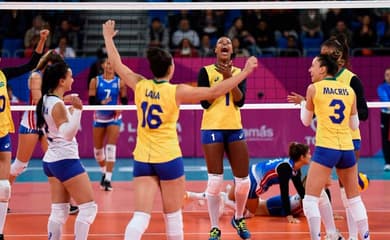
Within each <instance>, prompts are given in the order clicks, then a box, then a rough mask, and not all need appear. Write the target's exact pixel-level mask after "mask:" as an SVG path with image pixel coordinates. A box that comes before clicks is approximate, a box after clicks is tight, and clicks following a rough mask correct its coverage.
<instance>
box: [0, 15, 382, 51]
mask: <svg viewBox="0 0 390 240" xmlns="http://www.w3.org/2000/svg"><path fill="white" fill-rule="evenodd" d="M129 14H131V12H130V13H129ZM0 18H1V22H0V23H1V24H0V45H1V47H2V49H3V50H4V51H3V52H5V51H10V49H9V48H10V45H9V41H10V40H12V47H13V48H16V54H15V55H16V56H18V57H29V56H30V55H31V53H32V49H34V46H35V45H36V43H37V40H38V32H39V31H38V30H39V29H42V28H48V29H50V31H51V33H52V34H51V37H50V39H49V40H48V41H47V44H46V46H47V48H53V49H57V50H56V51H58V52H59V53H60V54H61V55H62V56H64V57H75V56H84V52H83V47H84V46H83V39H84V32H85V27H86V26H85V18H86V16H85V14H80V12H79V11H61V14H58V13H57V14H54V13H53V12H51V11H26V10H7V11H4V14H2V16H1V17H0ZM145 18H147V22H148V24H149V27H148V30H147V34H146V35H147V36H146V42H147V43H148V46H158V47H162V48H165V49H167V50H169V51H170V52H171V53H172V54H173V55H174V56H175V57H209V56H214V52H213V49H214V45H215V42H216V40H217V39H218V38H219V37H220V36H223V35H226V36H228V37H229V38H231V39H232V40H233V43H234V52H235V55H236V56H250V55H254V56H313V55H316V54H318V51H319V45H320V44H321V42H323V40H324V39H327V38H328V37H329V36H331V35H334V34H339V33H342V34H345V35H346V36H347V39H348V41H349V45H350V47H351V49H352V55H354V56H372V55H387V54H389V53H390V50H389V49H390V10H389V9H385V8H383V9H321V10H316V9H307V10H295V9H294V10H284V9H273V10H197V11H188V10H181V11H178V10H175V11H168V10H166V11H149V12H148V14H146V15H145ZM10 55H11V57H12V56H15V55H13V54H10ZM3 57H7V56H6V55H4V54H3Z"/></svg>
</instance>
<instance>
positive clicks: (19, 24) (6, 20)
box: [0, 10, 39, 57]
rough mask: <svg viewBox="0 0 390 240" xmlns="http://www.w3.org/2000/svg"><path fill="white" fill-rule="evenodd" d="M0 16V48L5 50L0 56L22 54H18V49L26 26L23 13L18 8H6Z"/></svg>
mask: <svg viewBox="0 0 390 240" xmlns="http://www.w3.org/2000/svg"><path fill="white" fill-rule="evenodd" d="M0 18H1V28H0V45H1V46H0V47H1V48H0V49H3V50H5V51H6V52H4V53H3V55H2V56H4V57H15V56H21V55H23V52H20V54H18V53H19V52H18V51H19V50H20V49H22V48H23V37H24V33H25V32H26V28H27V24H26V18H25V17H24V14H23V13H22V12H21V11H20V10H8V11H6V12H5V13H3V15H2V16H1V17H0ZM38 35H39V33H38Z"/></svg>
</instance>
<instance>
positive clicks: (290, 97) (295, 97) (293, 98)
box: [287, 92, 305, 104]
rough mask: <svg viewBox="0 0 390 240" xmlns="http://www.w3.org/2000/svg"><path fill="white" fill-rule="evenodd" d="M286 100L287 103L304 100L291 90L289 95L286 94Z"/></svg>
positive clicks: (297, 102) (298, 102) (299, 102)
mask: <svg viewBox="0 0 390 240" xmlns="http://www.w3.org/2000/svg"><path fill="white" fill-rule="evenodd" d="M287 101H288V102H289V103H295V104H301V102H302V101H305V98H304V97H303V96H302V95H299V94H298V93H296V92H291V93H290V95H288V96H287Z"/></svg>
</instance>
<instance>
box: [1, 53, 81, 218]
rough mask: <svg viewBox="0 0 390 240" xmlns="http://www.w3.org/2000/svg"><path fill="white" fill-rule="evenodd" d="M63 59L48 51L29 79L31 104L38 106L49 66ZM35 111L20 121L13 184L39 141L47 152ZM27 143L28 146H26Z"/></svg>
mask: <svg viewBox="0 0 390 240" xmlns="http://www.w3.org/2000/svg"><path fill="white" fill-rule="evenodd" d="M63 61H64V60H63V58H62V57H61V56H60V55H58V54H57V53H56V52H55V51H54V50H49V51H47V52H46V53H45V54H44V55H43V56H42V57H41V58H40V60H39V62H38V64H37V66H36V67H35V69H34V70H33V71H32V73H31V75H30V76H29V78H28V88H29V93H30V96H29V104H30V105H36V104H37V102H38V101H39V99H40V98H41V84H42V74H43V73H44V71H45V69H46V67H47V66H48V65H51V64H54V63H57V62H63ZM36 121H37V120H36V114H35V111H25V112H24V113H23V116H22V120H21V121H20V126H19V134H18V148H17V151H16V157H15V160H14V161H13V162H12V164H11V170H10V176H9V181H10V183H11V185H12V183H13V182H14V181H15V179H16V177H17V176H19V175H20V174H21V173H23V172H24V171H25V170H26V169H27V166H28V162H29V161H30V159H31V156H32V154H33V152H34V149H35V146H36V145H37V143H38V141H39V142H40V144H41V148H42V151H43V152H46V150H47V139H46V136H45V135H44V134H43V131H42V129H38V128H37V125H36ZM26 143H27V144H26ZM77 212H78V208H77V206H72V205H71V206H70V213H71V214H75V213H77Z"/></svg>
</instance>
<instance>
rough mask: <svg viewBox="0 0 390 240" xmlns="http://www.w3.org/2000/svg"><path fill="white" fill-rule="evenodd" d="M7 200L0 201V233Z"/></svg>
mask: <svg viewBox="0 0 390 240" xmlns="http://www.w3.org/2000/svg"><path fill="white" fill-rule="evenodd" d="M7 210H8V202H0V234H3V231H4V224H5V218H6V216H7Z"/></svg>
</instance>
